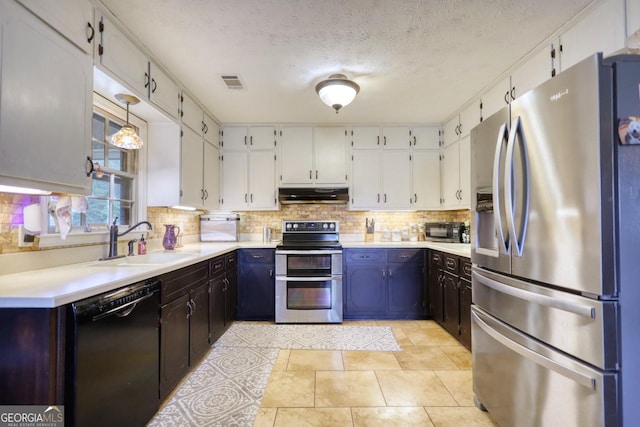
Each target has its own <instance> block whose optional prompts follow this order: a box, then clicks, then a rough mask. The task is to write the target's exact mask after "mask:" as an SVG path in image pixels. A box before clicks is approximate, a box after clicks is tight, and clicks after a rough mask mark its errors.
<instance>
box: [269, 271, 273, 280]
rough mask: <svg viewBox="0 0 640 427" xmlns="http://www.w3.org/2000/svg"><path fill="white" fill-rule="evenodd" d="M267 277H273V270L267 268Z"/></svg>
mask: <svg viewBox="0 0 640 427" xmlns="http://www.w3.org/2000/svg"><path fill="white" fill-rule="evenodd" d="M269 279H273V270H269Z"/></svg>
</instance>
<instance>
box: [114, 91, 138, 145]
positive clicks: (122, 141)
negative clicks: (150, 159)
mask: <svg viewBox="0 0 640 427" xmlns="http://www.w3.org/2000/svg"><path fill="white" fill-rule="evenodd" d="M115 97H116V99H117V100H118V101H120V102H122V103H123V104H127V123H126V124H125V125H124V126H122V127H121V128H120V130H119V131H118V132H116V133H114V134H113V135H111V143H112V144H113V145H115V146H116V147H118V148H124V149H125V150H139V149H140V148H142V146H143V145H144V143H143V142H142V139H140V137H139V136H138V135H137V134H136V130H135V129H134V128H133V126H131V125H130V124H129V104H133V105H136V104H137V103H138V102H140V100H139V99H138V98H136V97H135V96H133V95H126V94H123V93H118V94H116V95H115Z"/></svg>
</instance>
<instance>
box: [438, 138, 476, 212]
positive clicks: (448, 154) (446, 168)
mask: <svg viewBox="0 0 640 427" xmlns="http://www.w3.org/2000/svg"><path fill="white" fill-rule="evenodd" d="M469 144H470V137H469V136H465V137H464V138H462V139H460V140H459V141H456V142H455V143H453V144H451V145H448V146H447V147H445V148H444V151H443V153H442V161H441V165H440V171H441V179H442V192H441V194H442V195H441V197H442V207H444V208H446V209H463V208H468V207H469V201H470V197H469V196H470V194H469V188H470V168H471V163H470V145H469Z"/></svg>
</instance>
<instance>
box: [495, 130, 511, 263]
mask: <svg viewBox="0 0 640 427" xmlns="http://www.w3.org/2000/svg"><path fill="white" fill-rule="evenodd" d="M508 138H509V128H508V124H507V123H503V124H502V126H500V130H499V131H498V140H497V141H496V152H495V154H494V158H493V218H494V224H495V228H496V235H497V236H498V240H499V241H500V245H501V247H502V251H503V252H504V253H505V254H507V255H508V254H509V247H510V245H509V236H508V234H507V233H505V232H504V225H503V224H502V212H501V211H500V198H501V197H500V166H501V163H502V162H501V161H500V160H501V156H502V148H503V147H504V144H505V142H506V141H507V140H508Z"/></svg>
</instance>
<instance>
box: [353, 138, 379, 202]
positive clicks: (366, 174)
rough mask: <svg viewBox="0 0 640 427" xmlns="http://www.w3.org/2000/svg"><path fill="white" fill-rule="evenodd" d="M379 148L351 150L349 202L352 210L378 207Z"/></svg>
mask: <svg viewBox="0 0 640 427" xmlns="http://www.w3.org/2000/svg"><path fill="white" fill-rule="evenodd" d="M380 154H381V152H380V150H353V152H352V154H351V159H352V160H351V203H350V205H349V207H350V208H351V209H354V210H358V209H372V208H378V207H380V203H381V200H382V199H381V194H380V185H381V173H380V172H381V169H380V168H381V164H380V163H381V161H380Z"/></svg>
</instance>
